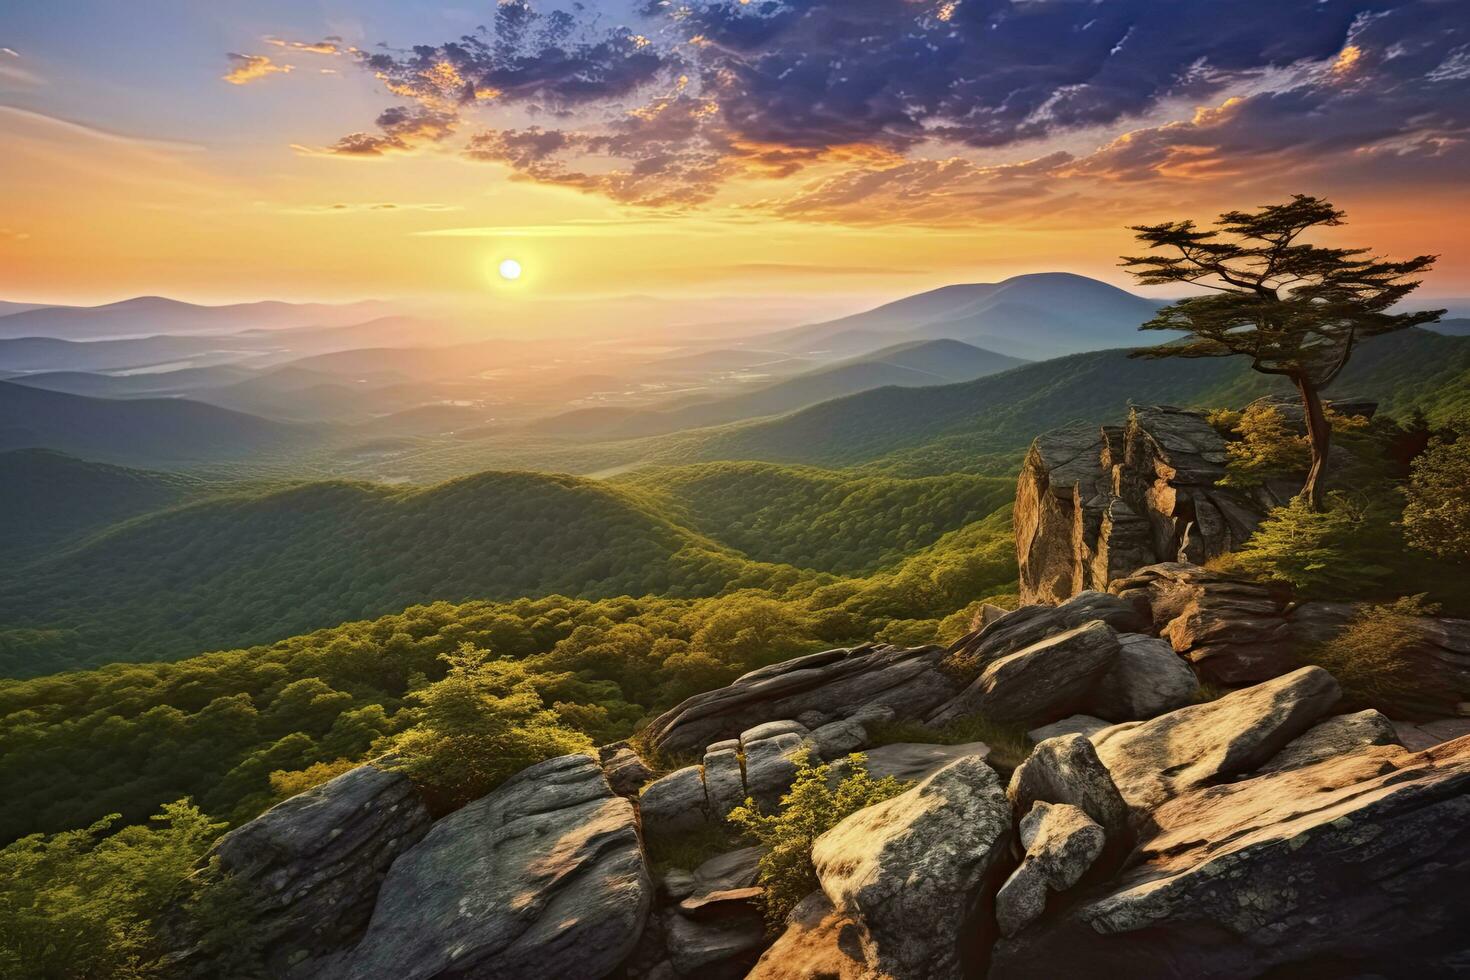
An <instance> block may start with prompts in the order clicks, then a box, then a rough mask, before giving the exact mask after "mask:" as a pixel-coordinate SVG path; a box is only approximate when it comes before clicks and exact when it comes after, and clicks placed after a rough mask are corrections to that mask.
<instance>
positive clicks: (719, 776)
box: [704, 741, 745, 821]
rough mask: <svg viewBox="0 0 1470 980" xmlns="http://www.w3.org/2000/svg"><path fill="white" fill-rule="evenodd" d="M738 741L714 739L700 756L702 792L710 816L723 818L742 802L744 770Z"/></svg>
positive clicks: (743, 799)
mask: <svg viewBox="0 0 1470 980" xmlns="http://www.w3.org/2000/svg"><path fill="white" fill-rule="evenodd" d="M739 746H740V743H739V742H735V741H729V742H717V743H716V744H714V745H711V746H710V747H709V751H707V752H705V755H704V793H705V798H706V800H707V801H708V802H709V813H710V818H711V819H712V820H715V821H719V820H723V819H724V818H725V817H726V816H728V815H729V813H730V811H731V810H733V809H735V808H736V807H737V806H739V805H740V804H742V803H744V802H745V772H744V770H743V769H742V767H741V765H740V748H739Z"/></svg>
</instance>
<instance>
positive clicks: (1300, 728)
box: [1038, 667, 1342, 811]
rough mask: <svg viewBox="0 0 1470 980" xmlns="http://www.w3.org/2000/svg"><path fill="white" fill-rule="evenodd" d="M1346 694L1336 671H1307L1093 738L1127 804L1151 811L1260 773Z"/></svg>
mask: <svg viewBox="0 0 1470 980" xmlns="http://www.w3.org/2000/svg"><path fill="white" fill-rule="evenodd" d="M1341 696H1342V691H1341V689H1340V688H1339V687H1338V685H1337V681H1336V680H1334V679H1333V677H1332V675H1331V674H1329V673H1327V671H1325V670H1323V669H1322V668H1320V667H1303V668H1301V669H1300V670H1297V671H1293V672H1292V673H1290V674H1286V675H1285V676H1282V677H1277V678H1275V679H1273V680H1269V681H1266V682H1265V683H1262V684H1257V685H1256V686H1254V687H1247V688H1244V689H1242V690H1239V691H1233V692H1231V693H1230V694H1227V695H1225V696H1224V697H1222V698H1219V699H1218V700H1215V701H1209V702H1206V703H1204V704H1195V705H1190V706H1189V707H1187V708H1180V709H1178V710H1176V711H1171V712H1169V713H1168V714H1165V715H1160V716H1159V717H1157V718H1154V719H1153V720H1151V721H1133V722H1125V723H1123V724H1121V725H1114V726H1113V727H1112V728H1108V729H1105V730H1103V731H1101V732H1099V733H1097V734H1096V735H1095V736H1093V739H1092V741H1093V744H1095V745H1096V746H1097V755H1098V757H1099V758H1100V759H1102V762H1103V764H1104V765H1105V766H1107V768H1108V770H1109V771H1110V772H1111V773H1112V776H1113V781H1114V782H1115V783H1116V784H1117V786H1118V790H1119V792H1121V793H1122V794H1123V799H1124V800H1126V801H1127V802H1128V805H1129V806H1130V807H1133V808H1134V809H1136V810H1143V811H1146V810H1151V809H1153V808H1155V807H1157V806H1158V805H1159V804H1161V803H1163V802H1164V801H1165V800H1168V799H1170V798H1171V797H1174V796H1178V795H1179V794H1180V793H1182V792H1184V791H1185V790H1189V789H1194V788H1196V787H1198V786H1203V785H1205V784H1207V783H1212V782H1218V781H1220V780H1223V779H1228V778H1230V777H1232V776H1239V775H1242V774H1244V773H1248V772H1251V771H1253V770H1255V769H1257V768H1259V767H1260V766H1262V765H1264V764H1265V763H1266V761H1267V760H1269V759H1270V758H1271V757H1272V756H1273V755H1275V754H1276V753H1277V752H1279V751H1280V750H1281V749H1282V748H1283V747H1284V746H1285V745H1286V743H1288V742H1290V741H1291V740H1292V739H1294V738H1296V737H1297V736H1298V735H1300V734H1302V733H1303V732H1305V731H1306V730H1307V729H1308V728H1311V727H1312V726H1313V725H1314V724H1316V722H1317V720H1318V719H1320V718H1321V717H1323V716H1324V715H1326V714H1327V713H1328V712H1329V711H1331V710H1332V708H1333V706H1334V705H1336V704H1337V702H1338V700H1339V699H1340V698H1341ZM1043 744H1044V743H1043ZM1038 750H1039V747H1038Z"/></svg>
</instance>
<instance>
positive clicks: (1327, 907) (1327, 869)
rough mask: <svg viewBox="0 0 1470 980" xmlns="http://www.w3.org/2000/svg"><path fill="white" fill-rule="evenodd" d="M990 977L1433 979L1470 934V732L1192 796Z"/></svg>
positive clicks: (1156, 815) (1002, 953) (1167, 808)
mask: <svg viewBox="0 0 1470 980" xmlns="http://www.w3.org/2000/svg"><path fill="white" fill-rule="evenodd" d="M1151 824H1152V826H1153V828H1154V831H1153V833H1152V835H1151V836H1150V837H1148V838H1147V839H1146V840H1144V841H1143V842H1142V843H1141V844H1140V845H1139V847H1138V848H1137V850H1136V851H1135V853H1134V855H1133V856H1132V857H1131V858H1130V861H1129V867H1128V869H1127V870H1126V871H1125V872H1124V873H1123V874H1122V875H1121V876H1119V877H1118V878H1116V879H1115V880H1113V881H1110V882H1107V883H1105V884H1101V885H1098V886H1095V887H1094V888H1092V889H1090V890H1088V891H1087V892H1086V893H1085V894H1083V893H1079V894H1078V895H1077V896H1076V899H1075V901H1074V902H1073V904H1072V905H1071V907H1070V908H1069V909H1067V910H1066V911H1065V912H1064V913H1063V914H1061V915H1059V916H1056V917H1054V918H1048V919H1044V920H1042V922H1040V923H1038V924H1037V925H1036V926H1034V927H1033V928H1032V929H1030V930H1027V931H1025V932H1022V933H1021V934H1019V935H1017V936H1016V937H1014V938H1013V939H1007V940H1003V941H1001V942H1000V943H999V944H998V945H997V947H996V950H995V955H994V959H993V961H992V968H991V973H990V976H991V977H993V978H997V980H1006V978H1011V977H1016V978H1020V977H1035V976H1075V975H1119V976H1135V977H1167V978H1186V977H1188V978H1204V980H1212V978H1222V980H1223V978H1227V977H1229V978H1233V977H1253V976H1263V975H1272V976H1278V975H1312V976H1371V975H1381V976H1415V975H1417V976H1428V975H1434V976H1437V975H1441V974H1442V973H1449V972H1451V971H1450V970H1449V969H1448V967H1447V964H1448V963H1449V962H1451V961H1452V959H1453V958H1454V957H1455V956H1457V955H1460V954H1462V953H1463V947H1464V937H1465V935H1466V934H1467V928H1470V738H1461V739H1457V740H1456V741H1454V742H1447V743H1444V744H1442V745H1439V746H1436V747H1435V748H1432V749H1429V750H1426V751H1424V752H1422V753H1409V752H1407V751H1405V750H1404V749H1402V748H1399V747H1396V746H1382V747H1371V748H1367V749H1361V750H1359V751H1357V752H1354V753H1350V754H1347V755H1339V756H1334V757H1332V758H1329V759H1327V760H1324V761H1322V762H1319V763H1317V764H1315V765H1309V766H1305V767H1302V768H1298V769H1292V770H1287V771H1282V772H1275V773H1270V774H1268V775H1264V776H1257V777H1255V778H1251V779H1247V780H1244V781H1241V782H1236V783H1230V784H1226V785H1220V786H1210V787H1204V788H1200V789H1195V790H1192V791H1189V792H1187V793H1185V794H1182V795H1180V796H1178V797H1176V798H1175V799H1173V800H1172V801H1170V802H1168V803H1165V804H1163V805H1162V806H1160V807H1159V808H1158V809H1157V810H1155V811H1154V812H1153V814H1152V815H1151Z"/></svg>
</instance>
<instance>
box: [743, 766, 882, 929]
mask: <svg viewBox="0 0 1470 980" xmlns="http://www.w3.org/2000/svg"><path fill="white" fill-rule="evenodd" d="M863 762H864V759H863V756H862V755H861V754H859V753H854V754H852V755H850V756H848V757H847V765H846V767H845V768H846V771H847V775H845V776H844V777H843V778H842V779H841V781H838V782H836V783H835V785H834V780H833V779H832V767H831V766H829V765H816V766H814V765H811V764H810V762H809V760H808V759H807V758H805V757H802V758H801V759H800V760H799V762H798V768H797V772H796V778H795V780H793V782H792V784H791V790H790V792H788V793H787V794H786V795H785V796H782V797H781V804H780V807H779V810H778V812H776V813H773V814H764V813H761V811H760V809H759V807H757V806H756V803H755V800H752V799H747V800H746V801H745V804H744V805H743V806H738V807H736V808H735V809H733V810H731V811H730V816H729V821H730V823H731V824H733V825H734V826H735V827H736V828H738V829H739V830H740V831H741V832H743V833H744V834H745V836H746V837H748V838H749V839H750V840H751V841H753V842H755V843H757V844H759V845H761V846H762V847H764V848H765V849H766V853H765V854H764V855H762V856H761V860H760V870H759V875H758V880H759V881H760V884H761V887H762V888H764V889H765V895H764V897H763V898H762V901H763V902H764V903H765V910H766V925H767V927H768V928H769V929H770V930H771V931H772V932H775V931H777V930H779V929H780V928H781V924H782V923H783V922H784V921H785V919H786V916H787V915H789V914H790V912H791V910H792V909H793V908H795V907H796V903H798V902H800V901H801V900H802V899H803V898H805V897H806V896H807V895H809V894H811V893H812V892H813V891H815V890H816V888H817V872H816V868H815V867H814V866H813V865H812V846H813V845H814V844H815V843H816V841H817V838H818V837H820V836H821V835H822V834H824V833H826V832H827V831H829V830H831V829H832V828H833V827H835V826H837V824H838V823H840V822H841V821H842V820H843V818H844V817H847V816H848V815H849V814H852V813H856V812H857V811H858V810H861V809H863V808H864V807H869V806H872V805H873V804H875V803H882V802H883V801H884V800H886V799H889V798H890V797H893V796H897V795H898V794H899V793H901V792H903V791H904V789H905V788H906V787H905V784H903V783H900V782H899V781H898V780H897V779H894V778H893V777H892V776H885V777H884V778H882V779H874V778H872V777H871V776H870V775H868V770H867V767H866V766H864V764H863Z"/></svg>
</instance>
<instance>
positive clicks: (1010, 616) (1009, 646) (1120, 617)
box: [947, 591, 1148, 678]
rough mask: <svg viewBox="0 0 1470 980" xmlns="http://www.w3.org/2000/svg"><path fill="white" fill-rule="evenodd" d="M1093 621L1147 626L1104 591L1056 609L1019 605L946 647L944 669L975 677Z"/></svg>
mask: <svg viewBox="0 0 1470 980" xmlns="http://www.w3.org/2000/svg"><path fill="white" fill-rule="evenodd" d="M1097 620H1101V621H1102V622H1104V623H1107V624H1108V625H1109V626H1111V627H1113V629H1114V630H1116V631H1118V632H1120V633H1127V632H1136V631H1138V630H1142V629H1144V628H1145V627H1147V626H1148V618H1147V617H1146V616H1144V615H1143V614H1141V613H1140V612H1139V611H1138V609H1137V607H1136V606H1135V605H1134V604H1133V603H1131V602H1127V601H1125V600H1123V599H1121V598H1119V597H1118V596H1115V595H1109V594H1108V593H1106V592H1093V591H1086V592H1079V593H1078V594H1077V595H1075V596H1072V597H1071V598H1070V599H1067V600H1066V601H1065V602H1062V603H1061V605H1057V606H1022V607H1021V608H1020V609H1016V610H1014V611H1012V612H1008V613H1006V614H1005V615H1004V616H1001V617H999V618H998V619H996V620H994V621H992V622H990V623H988V624H986V625H985V626H983V627H981V628H980V629H978V630H975V631H973V632H970V633H967V634H965V635H964V636H962V637H960V638H959V639H958V640H956V641H955V642H954V643H953V644H951V645H950V648H949V656H948V664H947V666H948V667H949V668H950V669H951V670H954V669H963V670H967V671H968V672H969V673H968V675H967V676H969V677H970V678H974V677H978V676H979V674H980V672H981V671H982V670H984V669H985V667H986V666H988V665H989V664H991V663H994V662H995V661H996V660H999V659H1000V658H1001V657H1007V656H1010V655H1011V654H1013V653H1015V652H1016V651H1017V650H1022V649H1024V648H1026V647H1029V646H1032V645H1034V644H1037V643H1040V642H1041V641H1042V640H1045V639H1046V638H1048V637H1052V636H1056V635H1057V634H1059V633H1065V632H1067V631H1068V630H1074V629H1076V628H1077V627H1079V626H1086V625H1087V624H1088V623H1091V622H1095V621H1097Z"/></svg>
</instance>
